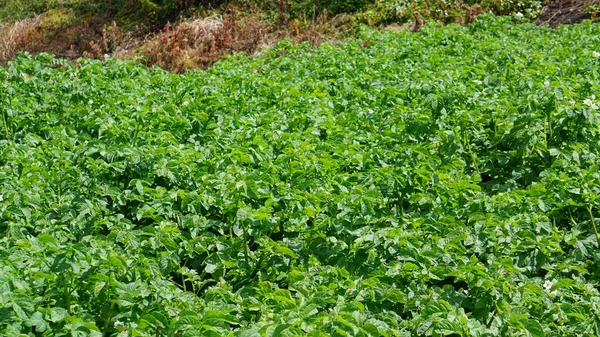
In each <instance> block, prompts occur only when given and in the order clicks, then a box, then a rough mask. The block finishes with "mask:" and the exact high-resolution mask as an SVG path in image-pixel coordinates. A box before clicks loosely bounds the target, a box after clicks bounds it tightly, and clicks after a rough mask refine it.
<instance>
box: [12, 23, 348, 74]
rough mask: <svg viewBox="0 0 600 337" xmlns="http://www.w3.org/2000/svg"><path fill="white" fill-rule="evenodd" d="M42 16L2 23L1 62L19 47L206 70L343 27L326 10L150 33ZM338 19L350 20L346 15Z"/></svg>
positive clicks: (188, 25) (325, 37) (178, 69)
mask: <svg viewBox="0 0 600 337" xmlns="http://www.w3.org/2000/svg"><path fill="white" fill-rule="evenodd" d="M43 19H44V17H43V16H40V17H36V18H33V19H27V20H23V21H19V22H17V23H14V24H10V25H9V24H4V25H0V62H3V63H4V64H5V63H6V62H7V61H8V60H11V59H13V58H14V56H15V55H16V53H17V52H19V51H30V52H41V51H48V52H52V53H54V54H56V55H58V56H61V57H66V58H69V59H76V58H78V57H82V56H83V57H86V58H97V59H103V58H104V57H105V56H106V55H108V56H112V57H118V58H130V57H137V56H143V57H145V59H146V60H147V64H148V65H157V66H159V67H162V68H164V69H167V70H170V71H173V72H176V73H181V72H183V71H185V70H188V69H193V68H202V69H206V68H208V67H210V66H211V65H212V64H214V63H215V62H217V61H218V60H220V59H222V58H223V57H224V56H226V55H229V54H232V53H237V52H244V53H246V54H248V55H256V54H258V53H259V51H260V50H261V49H268V48H269V47H271V46H273V45H275V44H276V43H277V42H278V41H280V40H282V39H284V38H290V39H291V40H292V41H294V42H297V43H299V42H305V41H309V42H310V43H312V44H318V43H320V42H321V41H323V40H332V39H335V38H336V36H337V35H339V33H340V31H341V30H340V29H339V27H336V26H337V25H336V24H331V22H333V23H335V22H337V21H336V20H331V21H329V19H328V18H327V16H326V13H324V15H323V16H316V17H313V18H311V19H310V20H298V19H295V20H290V21H288V22H285V24H283V22H280V24H274V23H269V22H266V21H261V20H260V19H259V18H258V16H257V15H244V16H243V15H239V14H237V13H235V12H233V13H229V14H224V15H222V16H210V17H205V18H193V19H188V20H185V21H182V22H180V23H179V24H177V25H172V24H167V25H166V26H165V27H164V28H163V29H161V30H159V31H157V32H154V33H151V34H147V35H145V36H142V35H141V34H139V32H126V31H124V30H122V29H121V28H120V27H118V26H117V24H116V23H114V22H112V23H108V24H106V23H105V24H103V26H101V27H102V28H101V29H98V28H94V26H93V25H91V24H89V23H85V22H84V23H81V24H78V25H70V26H67V27H63V28H61V30H60V31H48V30H45V29H43V28H42V27H44V25H43V22H44V21H43ZM338 21H340V22H347V18H341V19H340V20H338ZM96 25H97V24H96ZM96 27H97V26H96ZM75 33H77V34H75ZM74 36H78V38H74ZM82 37H83V38H82Z"/></svg>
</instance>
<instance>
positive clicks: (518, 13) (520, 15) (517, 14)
mask: <svg viewBox="0 0 600 337" xmlns="http://www.w3.org/2000/svg"><path fill="white" fill-rule="evenodd" d="M515 16H516V17H517V18H519V19H522V18H523V16H524V15H523V13H521V12H517V13H516V14H515Z"/></svg>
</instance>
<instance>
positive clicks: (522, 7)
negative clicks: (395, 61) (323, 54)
mask: <svg viewBox="0 0 600 337" xmlns="http://www.w3.org/2000/svg"><path fill="white" fill-rule="evenodd" d="M542 3H543V0H506V1H497V0H467V1H454V0H452V1H448V0H434V1H431V0H258V1H247V0H229V1H227V0H210V1H198V0H124V1H116V0H99V1H85V0H24V1H23V0H7V1H4V2H2V3H0V21H2V20H6V19H8V20H14V19H19V18H21V19H22V18H26V17H29V16H32V15H36V14H41V13H44V12H47V11H50V10H57V9H66V10H68V11H73V12H76V13H77V14H78V15H101V16H109V17H112V18H114V19H117V20H118V21H119V22H120V23H122V24H127V23H130V24H133V23H136V24H141V23H145V24H152V23H156V22H166V21H167V20H174V19H176V18H177V16H178V15H180V14H184V15H185V14H186V13H187V14H190V13H191V12H193V10H194V9H210V8H213V9H217V8H221V9H223V8H225V7H227V6H233V7H236V8H248V9H251V10H253V11H256V10H259V11H261V12H262V13H263V14H265V15H267V16H269V14H273V15H272V16H273V18H274V17H276V16H277V15H278V12H279V11H285V14H286V15H287V16H289V17H290V18H308V19H310V18H311V17H313V16H314V15H316V14H319V13H322V12H323V11H327V13H328V14H329V15H337V14H342V13H347V14H356V13H360V15H358V18H360V19H361V21H363V22H371V23H377V24H379V23H384V22H398V21H406V20H412V19H413V15H414V13H415V12H419V13H421V14H422V15H423V16H427V17H435V18H437V19H440V20H444V21H447V22H453V21H460V20H461V19H462V17H463V16H464V15H465V9H466V8H474V9H475V8H476V9H481V10H482V11H492V12H494V13H497V14H508V13H512V12H521V13H522V14H524V15H528V16H530V17H533V16H535V15H536V14H537V11H539V9H540V8H541V5H542Z"/></svg>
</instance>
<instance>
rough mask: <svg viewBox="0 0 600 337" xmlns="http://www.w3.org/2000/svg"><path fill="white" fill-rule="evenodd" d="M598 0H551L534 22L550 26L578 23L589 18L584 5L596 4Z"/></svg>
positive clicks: (599, 0)
mask: <svg viewBox="0 0 600 337" xmlns="http://www.w3.org/2000/svg"><path fill="white" fill-rule="evenodd" d="M599 2H600V0H553V1H550V2H549V3H547V4H546V5H545V6H544V8H543V9H542V15H540V17H539V18H538V19H537V20H536V23H537V24H538V25H544V24H548V25H550V27H556V26H558V25H563V24H574V23H579V22H581V21H583V20H585V19H589V18H591V15H590V13H589V11H588V10H587V8H586V7H587V6H590V5H598V3H599Z"/></svg>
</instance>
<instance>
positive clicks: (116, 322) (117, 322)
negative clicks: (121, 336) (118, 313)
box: [115, 320, 123, 327]
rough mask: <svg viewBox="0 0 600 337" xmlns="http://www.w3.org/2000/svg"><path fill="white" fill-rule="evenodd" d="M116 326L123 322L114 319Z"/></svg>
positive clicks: (121, 324)
mask: <svg viewBox="0 0 600 337" xmlns="http://www.w3.org/2000/svg"><path fill="white" fill-rule="evenodd" d="M117 326H123V322H121V321H119V320H116V321H115V327H117Z"/></svg>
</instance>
